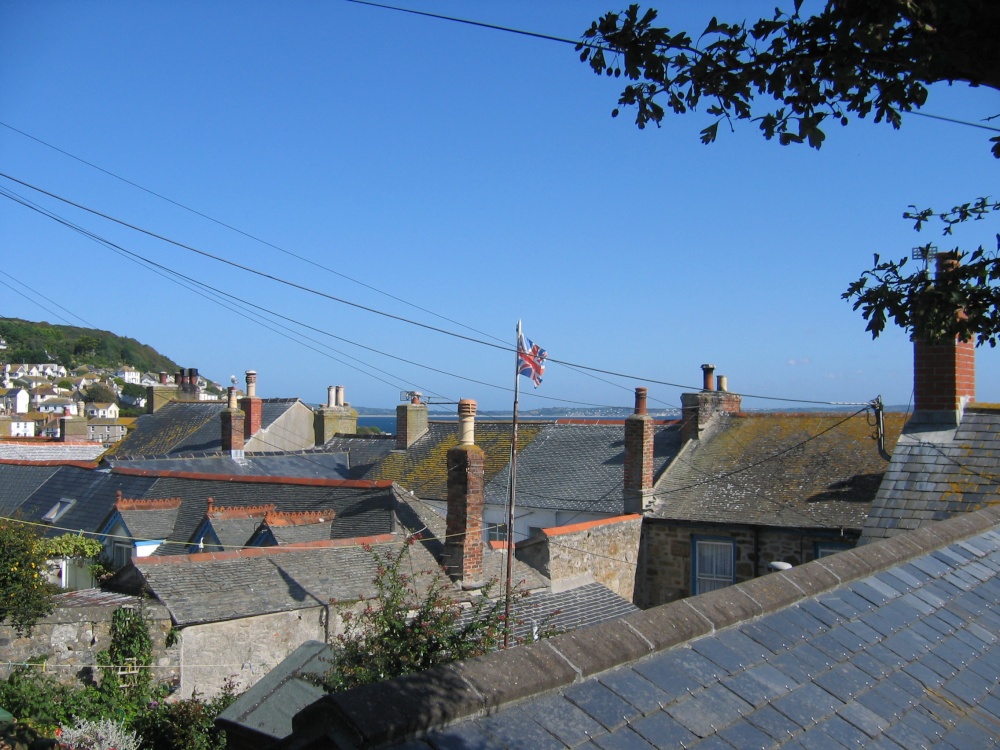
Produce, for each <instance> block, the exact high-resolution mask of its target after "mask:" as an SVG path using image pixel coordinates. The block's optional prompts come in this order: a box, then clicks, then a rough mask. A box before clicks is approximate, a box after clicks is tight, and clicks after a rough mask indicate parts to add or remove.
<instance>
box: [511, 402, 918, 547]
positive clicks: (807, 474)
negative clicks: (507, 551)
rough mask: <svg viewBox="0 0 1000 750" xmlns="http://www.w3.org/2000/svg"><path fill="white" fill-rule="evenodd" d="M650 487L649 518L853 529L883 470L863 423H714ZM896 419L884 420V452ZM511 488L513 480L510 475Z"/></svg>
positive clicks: (775, 417)
mask: <svg viewBox="0 0 1000 750" xmlns="http://www.w3.org/2000/svg"><path fill="white" fill-rule="evenodd" d="M717 419H718V420H719V429H718V431H717V432H714V433H713V435H712V436H711V437H709V438H708V439H702V440H692V441H690V442H689V443H688V444H687V445H686V446H685V447H684V448H683V449H682V451H681V453H680V454H679V455H678V457H677V460H676V461H675V463H674V465H673V466H671V467H670V468H669V470H668V471H667V472H666V473H665V474H664V476H663V478H662V480H661V481H660V482H659V483H658V484H657V485H656V486H655V491H654V497H655V500H654V503H653V505H652V510H651V512H650V513H649V514H648V515H650V516H652V517H654V518H660V519H666V520H676V521H694V522H710V523H727V524H752V525H765V526H784V527H796V528H816V527H821V528H850V529H860V528H861V527H862V526H863V525H864V523H865V518H866V516H867V514H868V511H869V508H870V506H871V503H872V500H873V499H874V498H875V494H876V492H877V491H878V486H879V482H880V481H881V479H882V475H883V473H884V472H885V470H886V468H887V467H888V462H887V461H886V460H885V459H884V458H883V457H881V456H880V455H879V453H878V449H877V446H876V443H875V440H874V439H873V437H872V436H873V435H874V426H873V424H872V423H871V422H870V421H869V418H868V416H867V415H866V414H860V415H857V416H850V415H849V414H845V413H843V412H840V413H819V412H817V413H805V414H787V413H777V412H775V413H769V412H758V413H746V414H734V415H719V416H718V417H717ZM903 419H904V415H903V414H900V413H893V412H888V413H886V414H885V430H886V451H888V452H890V453H891V452H892V450H893V446H894V445H895V443H896V439H897V437H898V436H899V433H900V431H901V429H902V426H903ZM518 481H519V482H520V475H519V476H518Z"/></svg>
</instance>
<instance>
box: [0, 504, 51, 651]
mask: <svg viewBox="0 0 1000 750" xmlns="http://www.w3.org/2000/svg"><path fill="white" fill-rule="evenodd" d="M46 559H47V558H46V554H45V550H44V548H43V546H42V540H41V538H40V537H39V536H38V534H37V533H36V532H35V530H34V529H33V528H32V527H31V526H29V525H27V524H25V523H20V522H18V521H11V520H0V622H7V623H9V624H10V625H12V626H13V627H14V629H15V630H16V631H17V632H18V635H24V634H27V635H31V631H32V629H33V628H34V626H35V623H36V622H38V620H39V619H40V618H42V617H45V615H47V614H49V612H51V611H52V607H53V604H52V594H54V593H55V592H56V588H55V586H53V585H52V584H50V583H49V582H48V581H46V580H45V565H46Z"/></svg>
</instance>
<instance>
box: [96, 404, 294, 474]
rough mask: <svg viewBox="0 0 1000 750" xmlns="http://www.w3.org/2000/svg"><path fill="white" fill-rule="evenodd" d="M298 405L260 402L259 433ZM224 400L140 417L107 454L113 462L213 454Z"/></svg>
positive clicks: (173, 406)
mask: <svg viewBox="0 0 1000 750" xmlns="http://www.w3.org/2000/svg"><path fill="white" fill-rule="evenodd" d="M297 403H299V400H298V399H296V398H266V399H262V403H261V423H260V426H261V430H265V429H267V428H269V427H270V426H271V425H272V424H273V423H274V422H275V421H276V420H277V419H278V418H279V417H281V416H282V415H283V414H284V413H285V412H286V411H288V410H289V409H290V408H292V407H293V406H294V405H295V404H297ZM226 407H227V403H226V402H225V401H188V402H185V401H172V402H171V403H169V404H165V405H163V406H161V407H160V408H159V409H157V410H156V411H155V412H154V413H153V414H143V415H142V416H141V417H139V418H138V420H136V423H135V427H134V428H133V429H132V430H130V431H129V433H128V435H126V436H125V438H124V439H123V440H122V441H121V442H120V443H118V444H117V445H116V446H115V447H113V448H111V450H110V451H109V457H110V456H114V457H115V458H116V459H118V460H121V459H129V458H151V457H157V456H159V457H165V456H168V455H176V454H179V453H187V454H191V455H194V454H198V453H217V452H218V451H220V450H222V423H221V420H220V417H219V415H220V414H221V413H222V412H223V411H224V410H225V409H226Z"/></svg>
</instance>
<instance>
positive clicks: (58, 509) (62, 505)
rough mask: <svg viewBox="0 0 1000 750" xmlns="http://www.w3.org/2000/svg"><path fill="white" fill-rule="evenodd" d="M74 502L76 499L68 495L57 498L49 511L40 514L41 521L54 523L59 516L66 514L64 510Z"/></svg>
mask: <svg viewBox="0 0 1000 750" xmlns="http://www.w3.org/2000/svg"><path fill="white" fill-rule="evenodd" d="M75 504H76V500H74V499H72V498H69V497H62V498H59V500H57V501H56V504H55V505H53V506H52V507H51V508H50V509H49V512H48V513H46V514H45V515H44V516H42V521H43V522H44V523H55V522H56V521H58V520H59V519H60V518H62V517H63V516H64V515H65V514H66V511H68V510H69V509H70V508H72V507H73V506H74V505H75Z"/></svg>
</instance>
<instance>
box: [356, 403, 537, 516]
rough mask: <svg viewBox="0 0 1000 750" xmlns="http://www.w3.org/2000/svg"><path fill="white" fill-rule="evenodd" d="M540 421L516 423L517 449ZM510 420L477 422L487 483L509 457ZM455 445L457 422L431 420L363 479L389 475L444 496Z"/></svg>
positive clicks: (424, 493) (420, 491)
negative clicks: (423, 430)
mask: <svg viewBox="0 0 1000 750" xmlns="http://www.w3.org/2000/svg"><path fill="white" fill-rule="evenodd" d="M542 427H543V424H541V423H536V422H523V423H521V424H520V425H519V426H518V433H517V441H518V450H524V448H525V447H526V446H528V445H529V444H530V443H531V442H532V441H533V440H534V439H535V437H536V436H537V435H538V433H539V431H540V430H541V429H542ZM510 433H511V427H510V423H509V422H486V421H477V422H476V445H478V446H479V447H480V448H482V449H483V451H484V452H485V454H486V466H485V473H484V474H485V476H484V482H485V483H487V484H488V483H489V482H490V481H491V480H492V479H493V478H494V477H495V476H496V475H497V474H498V473H499V472H500V471H501V470H503V469H504V467H505V466H506V465H507V463H508V461H509V460H510V437H511V434H510ZM456 445H458V423H457V422H430V423H429V425H428V430H427V433H426V434H425V435H424V436H423V437H421V438H419V439H418V440H417V441H416V442H415V443H414V444H413V445H411V446H410V447H409V448H407V449H406V450H405V451H392V452H391V453H388V454H387V455H386V456H385V457H384V458H383V459H382V460H381V461H380V462H378V463H377V464H376V465H375V466H373V467H372V469H371V470H370V471H369V472H368V473H367V474H366V475H365V477H364V478H365V479H388V480H391V481H393V482H396V483H398V484H400V485H402V486H403V487H406V488H407V489H408V490H412V491H413V492H415V493H416V494H417V495H418V496H419V497H422V498H426V499H433V500H445V499H447V496H448V493H447V487H446V485H447V480H448V477H447V471H446V467H447V463H448V462H447V461H446V460H445V457H446V456H447V454H448V450H449V449H450V448H453V447H455V446H456Z"/></svg>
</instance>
